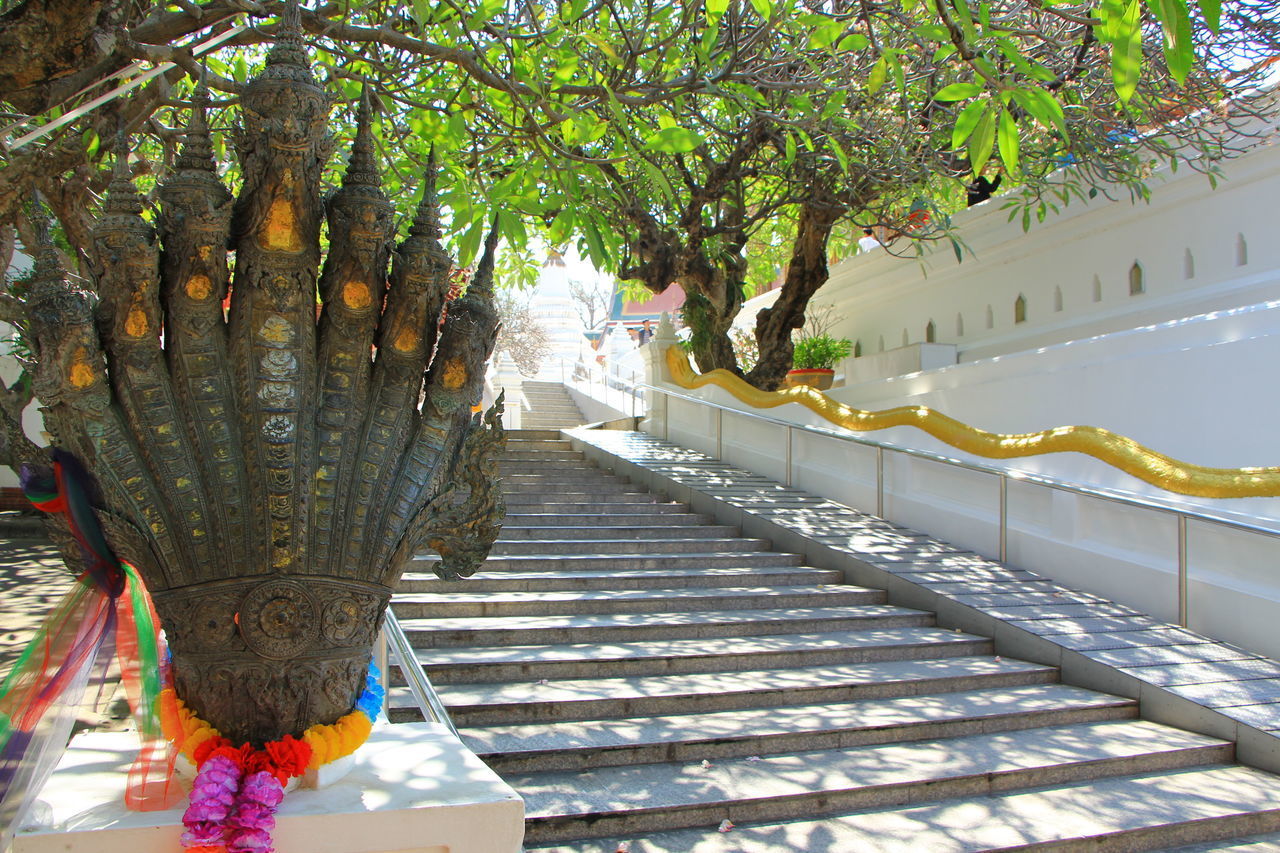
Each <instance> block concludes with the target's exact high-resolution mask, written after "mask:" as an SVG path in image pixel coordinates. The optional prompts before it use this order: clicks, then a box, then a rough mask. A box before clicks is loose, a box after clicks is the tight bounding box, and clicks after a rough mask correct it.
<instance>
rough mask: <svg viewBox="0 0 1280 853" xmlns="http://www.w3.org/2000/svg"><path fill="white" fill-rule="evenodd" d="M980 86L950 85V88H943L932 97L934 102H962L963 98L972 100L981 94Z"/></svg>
mask: <svg viewBox="0 0 1280 853" xmlns="http://www.w3.org/2000/svg"><path fill="white" fill-rule="evenodd" d="M981 92H982V86H980V85H978V84H977V83H952V84H951V85H950V86H943V87H942V89H941V90H939V91H938V93H937V94H936V95H934V96H933V99H934V100H935V101H963V100H964V99H965V98H972V97H974V96H975V95H978V94H981Z"/></svg>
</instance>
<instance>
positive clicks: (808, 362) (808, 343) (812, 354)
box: [791, 335, 853, 370]
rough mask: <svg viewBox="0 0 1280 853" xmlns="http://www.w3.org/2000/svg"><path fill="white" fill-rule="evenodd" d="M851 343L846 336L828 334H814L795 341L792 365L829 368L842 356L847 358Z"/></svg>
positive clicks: (805, 367) (801, 367)
mask: <svg viewBox="0 0 1280 853" xmlns="http://www.w3.org/2000/svg"><path fill="white" fill-rule="evenodd" d="M852 349H853V344H852V343H850V342H849V339H848V338H833V337H831V336H830V335H814V336H812V337H808V338H804V339H802V340H799V341H796V343H795V352H794V354H793V355H792V357H791V364H792V366H793V367H796V368H799V369H806V370H813V369H818V368H821V369H825V370H830V369H831V368H833V367H835V365H836V362H837V361H839V360H840V359H842V358H848V357H849V353H850V351H851V350H852Z"/></svg>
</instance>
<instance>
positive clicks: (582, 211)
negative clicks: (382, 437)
mask: <svg viewBox="0 0 1280 853" xmlns="http://www.w3.org/2000/svg"><path fill="white" fill-rule="evenodd" d="M1272 6H1273V0H1229V1H1228V2H1227V3H1225V4H1220V3H1219V2H1218V0H1197V3H1196V5H1194V6H1191V5H1189V4H1188V3H1187V2H1186V0H1135V1H1134V2H1125V0H1082V2H1078V3H1073V4H1070V5H1068V4H1039V3H1036V4H1030V5H1027V4H1021V3H1013V2H1010V0H968V2H956V0H866V2H860V3H858V4H856V5H855V4H850V3H846V2H835V3H829V4H816V3H805V4H797V3H795V2H792V0H753V2H752V3H749V4H747V3H739V2H725V0H713V2H710V3H706V4H666V3H653V2H639V0H637V2H620V0H615V2H610V3H606V4H589V3H586V2H582V0H575V2H568V3H561V4H533V3H528V2H514V3H508V4H502V3H492V2H485V3H481V4H478V5H475V6H474V7H468V6H464V5H461V4H456V3H452V2H444V3H440V4H424V3H420V2H411V0H348V2H327V3H322V4H319V5H317V6H316V7H315V8H314V9H308V10H304V12H303V15H302V18H303V24H304V26H305V27H306V29H307V31H308V34H309V35H310V37H311V39H312V40H313V42H314V46H315V47H316V48H317V50H316V61H317V64H318V66H319V67H320V68H322V69H323V70H324V72H325V73H327V74H329V75H330V76H331V77H332V78H333V79H334V80H335V83H336V84H337V85H338V86H340V87H341V88H342V90H343V92H344V94H345V100H346V102H347V105H346V106H345V107H344V110H343V112H342V113H340V116H343V115H345V119H344V120H342V121H340V122H339V126H338V136H339V137H340V140H341V141H342V142H345V141H346V140H347V139H348V138H349V135H350V128H351V127H353V126H354V125H353V120H352V117H353V113H354V110H353V106H354V103H355V100H356V97H357V93H358V90H359V86H360V84H361V83H362V82H366V81H370V82H373V83H374V84H375V86H376V90H377V104H376V106H378V107H380V111H379V115H380V118H379V119H376V120H375V127H374V132H375V136H376V137H377V138H378V140H379V142H380V145H381V146H382V148H383V150H385V151H387V152H388V153H389V154H390V155H391V156H390V170H389V172H388V174H387V176H386V183H387V187H388V192H389V195H390V197H391V198H392V199H393V200H394V201H395V203H396V204H397V205H398V207H399V209H400V213H401V215H406V216H407V215H409V213H410V211H409V207H410V206H411V203H410V201H409V199H410V198H411V193H410V192H408V189H409V187H410V186H411V184H412V181H413V179H414V176H415V175H416V174H418V173H420V171H421V170H422V168H423V167H424V165H425V162H426V159H427V156H428V153H429V151H430V150H431V149H432V147H434V148H435V149H436V150H437V151H438V152H439V153H440V154H441V155H442V160H443V161H444V168H445V174H444V175H443V176H442V183H443V186H444V187H445V189H444V192H443V196H442V200H443V202H444V205H445V207H446V209H447V212H448V216H447V222H446V231H447V235H446V236H447V239H448V241H449V243H450V245H451V246H452V248H453V249H454V250H455V251H456V253H457V255H458V257H459V260H460V262H461V263H463V264H464V265H467V264H470V263H471V262H472V261H473V260H474V258H475V257H476V255H477V253H478V251H479V247H480V244H481V241H482V238H483V235H484V233H485V231H486V230H487V227H488V222H489V220H490V218H491V213H493V212H494V211H493V209H492V208H493V206H494V205H493V204H492V201H493V200H497V199H500V200H501V202H502V205H501V208H502V209H501V210H499V211H497V214H498V223H499V228H500V231H501V233H502V235H503V239H504V243H505V245H506V246H507V247H509V249H510V250H512V251H517V252H518V251H522V250H524V249H525V248H526V247H527V246H528V243H529V237H530V235H529V227H530V225H531V224H538V223H541V224H543V225H545V226H546V227H547V230H548V235H547V236H548V239H549V241H550V242H551V243H552V244H553V245H562V244H563V243H564V242H565V241H567V240H570V239H574V240H577V241H578V243H579V245H580V247H581V249H582V250H583V252H584V254H586V255H587V256H589V257H590V258H591V259H592V260H593V261H594V262H595V263H596V264H597V265H598V266H599V267H601V268H602V269H607V270H612V271H615V272H619V271H625V272H626V273H627V274H628V275H629V276H631V277H633V278H632V280H639V281H643V282H644V283H645V286H646V287H648V288H649V289H651V290H655V289H661V288H663V287H666V286H667V284H669V283H670V281H669V280H668V281H666V282H664V281H662V280H661V279H662V276H663V275H664V274H666V273H675V272H678V273H679V275H680V276H681V278H682V279H684V283H685V284H687V287H686V292H687V293H688V294H689V297H690V318H691V320H692V321H693V325H694V329H695V351H696V352H697V354H698V360H699V363H700V365H702V366H703V367H704V368H705V367H715V366H724V367H729V368H730V369H735V365H734V364H733V362H732V361H731V349H730V348H729V347H728V346H727V343H726V339H725V336H724V329H725V327H726V323H727V319H726V318H727V317H731V314H732V312H733V311H734V310H735V309H736V307H737V306H738V305H739V304H740V303H741V301H742V297H743V295H745V294H744V291H745V290H746V289H749V288H751V287H752V286H753V283H754V282H755V281H759V280H762V279H763V278H764V277H766V276H767V277H769V278H772V276H773V274H774V271H775V269H776V268H777V267H786V268H787V276H788V285H787V286H786V287H785V292H784V294H783V297H782V298H781V299H780V301H779V304H778V305H777V306H775V308H774V309H771V311H770V312H769V313H767V314H766V315H764V316H763V317H762V318H761V321H760V323H759V324H758V326H757V330H756V331H757V335H758V337H759V341H760V346H761V353H762V361H761V364H760V365H758V366H757V368H756V369H755V370H754V371H752V372H751V378H752V380H753V381H755V382H757V384H761V385H764V386H768V385H770V384H771V383H772V382H773V381H775V380H776V377H777V376H778V373H779V371H780V370H781V369H782V368H784V367H785V364H786V351H787V348H788V347H789V341H790V331H791V330H792V329H794V328H796V327H797V326H798V325H799V324H800V323H802V321H803V313H804V309H805V306H806V305H807V301H808V298H809V297H810V296H811V295H812V292H813V291H814V290H815V289H816V287H817V286H820V284H821V281H822V280H823V279H824V278H825V275H826V273H825V262H824V261H823V258H824V257H826V256H827V255H829V254H830V250H831V249H832V248H833V242H832V241H835V243H834V245H835V246H836V247H837V248H838V246H839V244H840V243H841V242H842V241H843V240H845V238H846V235H847V233H848V231H849V229H850V227H851V224H850V223H856V224H869V223H871V222H878V223H882V224H884V225H885V226H886V227H887V228H888V229H889V230H891V231H898V232H904V233H908V234H909V236H910V237H912V238H934V239H939V238H944V237H945V236H946V235H947V228H946V218H945V214H946V212H947V210H948V209H950V208H951V207H952V206H954V205H955V204H958V202H957V201H956V197H957V195H958V193H959V189H958V188H959V186H960V185H961V183H962V182H963V181H964V180H965V178H966V175H968V174H971V173H972V172H974V171H981V167H982V166H985V165H986V164H987V162H988V161H989V160H994V161H995V162H997V163H998V164H999V168H1001V169H1003V170H1004V171H1006V172H1007V173H1013V174H1012V176H1011V178H1010V181H1009V183H1011V184H1012V183H1016V182H1015V181H1014V180H1013V178H1014V177H1016V178H1017V179H1018V180H1020V181H1021V182H1023V183H1025V184H1026V185H1028V187H1029V189H1030V194H1029V195H1028V196H1025V198H1027V199H1029V201H1028V207H1027V208H1026V209H1025V210H1024V215H1025V216H1027V217H1030V216H1032V215H1036V214H1042V213H1043V211H1044V210H1045V209H1046V208H1045V207H1041V205H1042V204H1043V205H1050V204H1054V205H1056V204H1061V203H1063V199H1065V198H1069V197H1071V196H1073V195H1076V194H1079V193H1084V192H1089V191H1090V190H1095V189H1096V190H1098V191H1101V192H1109V191H1110V187H1111V186H1112V185H1113V184H1115V182H1117V181H1119V183H1120V185H1121V186H1125V185H1130V186H1133V188H1134V191H1135V192H1138V193H1141V192H1142V189H1141V187H1140V186H1136V185H1133V181H1134V179H1137V180H1139V181H1140V180H1141V178H1142V177H1144V175H1145V174H1146V173H1147V171H1148V170H1149V168H1150V166H1149V164H1150V163H1151V162H1152V161H1153V160H1155V159H1158V158H1164V159H1168V158H1169V157H1171V156H1174V155H1175V154H1177V151H1178V149H1179V147H1183V146H1185V147H1184V149H1183V150H1184V153H1185V154H1186V155H1187V156H1190V157H1192V159H1191V160H1190V161H1189V162H1191V163H1192V164H1193V165H1197V166H1199V167H1201V168H1210V167H1211V165H1212V163H1213V162H1214V161H1215V159H1216V158H1218V157H1220V156H1225V155H1226V154H1229V153H1230V151H1229V150H1228V149H1229V148H1230V147H1231V146H1232V144H1233V143H1232V142H1231V141H1230V139H1229V137H1228V136H1227V135H1225V134H1223V133H1222V132H1221V127H1220V126H1219V127H1215V126H1213V125H1212V123H1210V122H1208V121H1207V120H1206V119H1207V117H1208V116H1209V115H1210V114H1211V113H1212V112H1213V111H1216V112H1222V111H1224V110H1225V111H1227V112H1232V113H1233V114H1235V115H1240V114H1242V113H1244V112H1247V111H1248V110H1249V109H1250V107H1249V106H1248V104H1247V103H1246V102H1244V101H1242V100H1239V99H1235V100H1233V98H1234V96H1235V95H1237V94H1239V93H1240V92H1243V91H1245V90H1246V89H1248V88H1249V87H1250V86H1253V85H1256V84H1257V82H1258V81H1259V80H1260V79H1261V77H1262V74H1263V71H1262V70H1261V67H1260V64H1261V63H1262V62H1263V61H1265V60H1267V59H1269V58H1270V57H1272V56H1273V55H1274V54H1275V52H1276V51H1277V49H1278V47H1280V34H1278V33H1277V27H1276V24H1275V23H1274V20H1273V18H1274V16H1273V15H1272V14H1269V13H1270V12H1272V11H1273V9H1272ZM279 8H280V4H278V3H274V2H259V1H258V0H209V2H205V3H203V4H197V3H193V2H184V3H180V4H175V5H174V6H170V5H166V4H160V3H154V4H152V3H148V2H146V0H94V2H90V3H72V2H70V0H26V2H21V3H17V4H11V8H9V9H8V11H6V12H5V13H4V16H3V19H2V20H0V55H3V56H4V57H6V58H8V57H20V59H11V60H7V61H0V92H5V93H9V94H6V98H7V100H8V102H9V104H10V106H12V107H13V108H14V109H15V110H17V111H18V112H20V113H26V114H29V115H32V116H34V117H35V118H33V122H32V124H33V125H39V124H41V123H42V122H45V121H47V120H50V119H52V118H53V112H50V111H57V112H67V111H72V112H73V111H74V108H76V107H79V106H81V105H82V104H84V103H85V101H86V99H88V98H91V97H95V96H97V95H99V94H100V93H103V92H104V91H106V90H110V89H112V87H113V86H115V85H116V83H117V82H118V80H117V81H115V82H112V81H111V80H110V79H109V78H110V75H111V74H113V73H116V72H123V73H124V75H125V77H124V78H121V79H127V78H129V77H131V76H136V75H137V74H138V73H139V72H141V71H142V70H143V69H145V68H150V67H152V66H153V65H154V63H158V62H172V63H174V66H173V67H171V68H169V69H168V70H165V71H163V73H161V74H160V75H159V76H158V77H156V78H155V79H153V80H152V81H151V82H149V83H147V84H146V85H144V86H142V87H140V88H138V89H137V90H135V91H134V93H133V94H131V95H130V97H128V98H127V99H118V100H116V101H112V102H110V104H109V105H108V106H107V107H105V108H101V109H94V110H90V111H89V112H87V113H85V114H83V115H82V116H80V117H79V118H77V119H76V120H74V121H71V122H70V123H68V124H66V125H65V126H61V127H60V128H59V129H57V130H54V131H53V132H51V133H49V134H47V135H45V136H42V137H40V138H39V139H38V140H36V141H33V142H30V143H27V144H26V145H25V146H23V147H21V148H19V149H16V150H14V149H10V151H9V152H8V154H7V155H6V159H5V165H4V167H3V168H2V169H0V224H2V223H13V224H15V225H16V226H17V228H18V231H19V234H20V235H22V236H24V237H26V238H28V239H29V238H30V236H31V228H30V225H29V223H28V222H27V219H26V217H25V216H23V215H22V213H21V204H22V203H23V201H24V199H26V198H27V197H29V195H30V191H31V190H32V189H40V190H42V192H43V193H44V195H45V197H46V199H47V200H48V202H49V204H50V205H51V206H52V207H53V208H54V210H55V212H56V213H57V216H58V219H59V224H60V226H61V232H62V233H65V234H66V235H68V237H69V238H71V240H70V242H73V243H75V244H76V245H83V244H84V238H85V237H86V236H87V234H86V230H87V221H88V218H89V217H90V216H91V215H92V213H93V212H94V211H95V210H96V205H97V202H98V199H99V197H100V194H101V192H102V190H103V189H105V186H106V183H107V181H108V176H107V174H106V171H105V170H104V169H102V168H100V167H99V165H98V164H99V162H100V159H101V157H102V155H103V150H104V146H103V145H102V144H101V143H100V141H99V140H102V139H110V138H111V137H112V135H113V134H114V132H115V130H116V127H117V126H118V125H120V124H121V123H123V124H124V125H125V127H126V128H127V129H128V130H130V131H136V132H137V133H138V134H139V135H140V136H139V138H140V142H139V143H138V145H137V152H136V153H137V155H138V156H136V157H135V158H134V163H133V168H134V171H135V172H136V173H138V174H137V177H138V178H139V180H140V181H142V182H143V184H144V186H146V185H149V184H150V182H152V181H154V180H155V179H158V178H161V177H163V175H164V174H165V172H166V171H167V170H168V169H169V168H170V166H171V164H172V163H173V161H174V157H175V156H176V148H177V146H178V144H179V142H180V141H181V135H182V134H181V131H180V130H179V129H178V128H180V126H181V125H180V121H178V120H177V119H176V118H175V117H174V116H175V113H174V111H175V110H180V109H181V108H182V107H183V106H185V104H184V102H185V101H186V100H187V99H189V93H190V91H191V87H192V81H193V79H194V78H195V76H197V75H198V74H199V73H200V71H201V65H200V63H201V62H203V61H204V59H203V58H202V59H201V60H199V61H198V60H197V59H196V57H195V52H196V50H197V48H196V47H194V46H193V45H198V44H203V43H207V42H208V41H209V40H211V39H216V38H219V37H222V36H227V37H228V38H229V40H228V41H227V42H226V44H227V45H237V46H243V45H253V44H255V43H257V42H259V41H261V40H263V39H265V38H269V37H270V33H271V30H272V27H271V25H270V23H269V21H270V19H271V18H272V16H273V15H275V14H276V13H278V11H279ZM55 18H56V20H57V21H58V26H57V27H48V26H47V25H45V24H44V23H43V22H45V21H48V20H55ZM264 19H265V20H264ZM248 24H253V25H254V26H253V27H251V28H250V27H246V25H248ZM239 27H246V28H244V29H237V28H239ZM5 39H8V41H5ZM19 45H20V46H21V47H22V49H21V50H16V49H15V50H3V48H4V47H6V46H8V47H13V48H16V47H17V46H19ZM206 64H207V67H208V81H209V85H210V87H211V88H212V89H213V90H214V91H215V92H217V93H218V101H217V103H216V110H215V129H214V144H215V146H217V145H220V144H223V143H224V141H225V140H226V139H228V138H229V137H230V134H229V133H228V131H229V129H230V128H231V126H232V125H233V123H234V122H235V120H236V117H237V115H238V110H239V99H240V97H241V93H242V91H243V88H244V85H245V84H244V81H245V80H246V79H247V75H248V69H247V63H246V62H245V61H244V59H243V54H241V55H240V56H239V58H235V57H232V56H229V55H224V54H222V53H217V52H214V53H210V54H207V63H206ZM1208 108H1212V111H1210V110H1209V109H1208ZM42 111H45V112H43V113H42ZM1157 126H1159V127H1162V128H1164V130H1165V134H1163V135H1155V134H1152V133H1151V132H1150V131H1151V130H1152V129H1153V128H1154V127H1157ZM1166 137H1168V138H1166ZM1137 139H1141V141H1142V142H1143V145H1142V146H1139V145H1137V144H1136V140H1137ZM1196 152H1204V154H1205V156H1204V157H1202V158H1198V159H1197V158H1196V156H1195V154H1196ZM446 155H447V156H446ZM1065 161H1072V162H1074V164H1075V171H1073V172H1072V173H1071V177H1069V178H1068V182H1067V183H1066V184H1062V185H1056V186H1055V185H1054V184H1053V181H1052V180H1051V178H1050V174H1049V173H1050V172H1051V171H1052V167H1054V166H1056V165H1058V164H1060V163H1062V162H1065ZM611 170H612V171H611ZM614 173H616V174H614ZM228 178H229V179H231V180H233V181H234V180H236V179H237V178H238V176H237V175H236V174H235V172H234V171H233V172H232V173H230V174H229V175H228ZM324 180H325V181H326V182H327V183H328V184H329V185H332V184H333V183H335V181H336V174H334V173H332V172H326V173H325V177H324ZM1054 180H1056V179H1054ZM913 204H915V205H917V207H916V210H917V211H919V210H921V209H925V208H927V207H929V206H932V207H933V208H936V210H935V211H934V215H933V217H932V227H931V229H930V230H929V231H928V232H925V233H921V232H920V231H919V230H918V229H908V228H907V227H906V225H907V224H908V223H907V222H906V215H907V213H908V212H909V211H911V206H912V205H913ZM0 236H2V235H0ZM70 260H72V261H73V262H76V261H81V262H82V261H83V259H75V258H72V259H70ZM673 265H674V266H673ZM761 268H764V269H765V270H766V271H767V272H766V273H761V271H760V270H761ZM82 271H84V270H82Z"/></svg>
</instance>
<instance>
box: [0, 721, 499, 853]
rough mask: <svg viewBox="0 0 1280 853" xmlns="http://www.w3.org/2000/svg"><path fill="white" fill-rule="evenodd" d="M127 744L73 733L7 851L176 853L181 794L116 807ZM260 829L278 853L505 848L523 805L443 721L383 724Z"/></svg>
mask: <svg viewBox="0 0 1280 853" xmlns="http://www.w3.org/2000/svg"><path fill="white" fill-rule="evenodd" d="M137 749H138V740H137V737H136V735H134V734H133V733H132V732H123V733H118V734H116V733H113V734H97V733H91V734H82V735H79V736H78V737H76V738H74V739H73V740H72V741H71V746H70V747H68V749H67V752H66V754H65V755H64V756H63V757H62V761H61V762H60V763H59V765H58V768H57V770H55V771H54V773H53V776H52V777H51V778H50V779H49V783H48V784H47V785H46V786H45V788H44V790H43V791H41V792H40V797H39V801H38V802H37V803H36V806H35V808H34V809H33V810H32V816H31V818H30V819H29V820H28V822H27V824H26V825H25V826H23V827H22V828H21V829H20V830H19V831H18V833H17V835H16V837H15V839H14V843H13V853H54V851H58V853H180V851H181V850H182V846H181V844H180V843H179V840H178V839H179V837H180V836H181V835H182V829H183V827H182V813H183V811H185V809H186V807H187V802H186V798H185V797H184V798H183V799H182V801H181V803H180V804H179V805H177V806H175V807H174V808H172V809H169V810H167V811H160V812H134V811H129V810H128V809H126V808H125V807H124V788H125V780H126V778H127V777H128V772H129V767H130V765H131V764H132V763H133V759H134V756H135V755H136V754H137ZM272 837H273V838H274V840H275V848H276V849H277V850H278V851H280V853H516V851H518V850H520V845H521V842H522V840H523V838H524V803H523V802H522V801H521V800H520V797H519V795H517V794H516V792H515V791H514V790H512V789H511V787H510V786H508V785H507V784H506V783H505V782H503V781H502V780H501V779H499V778H498V776H497V774H495V773H494V772H493V771H492V770H490V769H489V768H488V767H486V766H485V765H484V764H483V763H482V762H481V761H480V759H479V758H477V757H476V756H475V755H474V754H473V753H472V752H470V751H469V750H468V749H467V748H466V747H464V746H463V745H462V744H461V743H460V742H459V741H458V740H457V738H455V737H453V736H452V735H451V734H449V732H448V730H447V729H446V728H445V727H444V726H442V725H439V724H437V723H400V724H396V725H383V726H381V727H378V728H375V729H374V730H373V734H372V735H371V736H370V738H369V741H368V742H367V743H366V744H365V745H364V746H363V747H361V748H360V750H359V751H358V752H356V754H355V763H354V766H353V767H352V768H351V769H350V771H349V772H348V773H347V774H346V775H345V776H343V777H342V778H341V779H340V780H337V781H335V782H333V784H331V785H328V786H327V787H323V788H320V789H318V790H308V789H306V788H301V789H299V790H296V791H291V792H289V794H287V795H286V796H285V798H284V802H283V803H282V804H281V806H280V811H279V812H278V814H277V819H276V828H275V831H274V832H273V833H272Z"/></svg>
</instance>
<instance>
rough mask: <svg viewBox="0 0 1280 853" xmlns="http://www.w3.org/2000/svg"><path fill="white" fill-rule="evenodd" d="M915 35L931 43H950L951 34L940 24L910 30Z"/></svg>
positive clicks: (924, 25) (923, 25) (925, 25)
mask: <svg viewBox="0 0 1280 853" xmlns="http://www.w3.org/2000/svg"><path fill="white" fill-rule="evenodd" d="M912 32H914V33H915V34H916V35H918V36H921V37H922V38H927V39H931V40H932V41H943V42H949V41H951V33H950V32H949V31H948V30H947V28H946V27H944V26H942V25H941V24H921V25H920V26H918V27H916V28H915V29H914V30H912Z"/></svg>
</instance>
